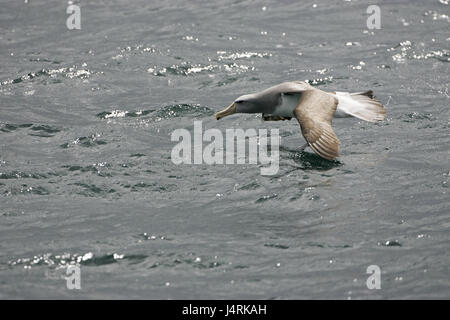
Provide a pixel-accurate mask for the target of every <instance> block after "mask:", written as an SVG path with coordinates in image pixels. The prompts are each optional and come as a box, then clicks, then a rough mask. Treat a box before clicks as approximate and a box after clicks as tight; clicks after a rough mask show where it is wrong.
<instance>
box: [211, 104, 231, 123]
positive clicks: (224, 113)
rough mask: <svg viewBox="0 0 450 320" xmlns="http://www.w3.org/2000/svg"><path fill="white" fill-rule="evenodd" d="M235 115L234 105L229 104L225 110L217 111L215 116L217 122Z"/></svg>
mask: <svg viewBox="0 0 450 320" xmlns="http://www.w3.org/2000/svg"><path fill="white" fill-rule="evenodd" d="M233 113H236V105H235V104H234V102H233V103H232V104H230V105H229V106H228V107H227V108H226V109H224V110H222V111H219V112H217V113H216V114H215V116H216V119H217V120H219V119H221V118H223V117H226V116H229V115H230V114H233Z"/></svg>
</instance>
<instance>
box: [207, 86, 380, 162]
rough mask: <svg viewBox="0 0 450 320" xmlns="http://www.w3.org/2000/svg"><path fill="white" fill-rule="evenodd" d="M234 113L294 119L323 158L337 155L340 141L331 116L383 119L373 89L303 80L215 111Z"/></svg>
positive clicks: (371, 120)
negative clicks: (333, 88) (342, 88)
mask: <svg viewBox="0 0 450 320" xmlns="http://www.w3.org/2000/svg"><path fill="white" fill-rule="evenodd" d="M234 113H262V118H263V120H265V121H277V120H291V119H292V118H293V117H295V118H297V120H298V122H299V124H300V129H301V131H302V134H303V137H305V139H306V141H307V143H306V144H305V145H304V146H303V147H302V150H303V149H304V148H306V147H307V146H308V145H309V146H310V147H311V149H313V150H314V152H315V153H317V154H318V155H319V156H321V157H322V158H325V159H327V160H333V159H335V158H336V157H338V156H339V144H340V141H339V139H338V137H337V136H336V134H335V133H334V130H333V128H332V127H331V122H332V120H333V117H335V118H343V117H356V118H359V119H362V120H365V121H369V122H377V121H381V120H384V118H385V117H386V109H385V108H384V106H383V105H382V104H381V102H380V101H379V100H377V99H376V98H375V97H374V96H373V91H372V90H369V91H365V92H359V93H348V92H325V91H322V90H319V89H317V88H314V87H312V86H311V85H309V84H308V83H307V82H304V81H291V82H284V83H281V84H279V85H276V86H273V87H270V88H268V89H266V90H263V91H261V92H258V93H252V94H246V95H243V96H240V97H239V98H237V99H236V100H235V101H234V102H233V103H232V104H231V105H229V106H228V107H227V108H226V109H224V110H222V111H220V112H217V113H216V114H215V117H216V119H217V120H219V119H221V118H223V117H225V116H228V115H231V114H234Z"/></svg>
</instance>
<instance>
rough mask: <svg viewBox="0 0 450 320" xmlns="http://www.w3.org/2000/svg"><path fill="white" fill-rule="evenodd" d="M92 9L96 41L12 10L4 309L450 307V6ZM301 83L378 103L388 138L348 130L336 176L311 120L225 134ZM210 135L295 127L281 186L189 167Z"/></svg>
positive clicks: (51, 6)
mask: <svg viewBox="0 0 450 320" xmlns="http://www.w3.org/2000/svg"><path fill="white" fill-rule="evenodd" d="M314 3H315V4H317V6H315V7H314V6H313V4H314ZM77 4H78V5H80V7H81V30H68V29H67V28H66V19H67V17H68V15H67V14H66V8H67V4H66V3H65V2H61V1H42V0H41V1H38V0H35V1H34V0H32V1H30V3H27V4H25V3H23V2H20V1H4V3H2V9H1V12H0V30H1V31H0V44H1V45H0V53H1V55H0V61H1V63H0V65H1V68H0V83H1V85H0V298H2V299H11V298H40V299H42V298H67V299H71V298H77V299H78V298H148V299H175V298H178V299H187V298H262V299H298V298H325V299H348V298H351V299H377V298H399V299H408V298H449V297H450V280H449V279H450V271H449V262H450V259H449V255H448V252H449V251H450V242H449V240H450V239H449V236H450V231H449V227H450V222H449V221H450V219H449V213H450V197H449V193H448V192H449V189H448V185H449V180H450V165H449V158H450V157H449V155H450V154H449V150H450V148H449V145H450V131H449V130H450V114H449V101H450V100H449V97H450V96H449V74H450V68H449V66H450V64H449V62H450V61H449V59H450V38H449V37H450V34H449V30H450V28H449V27H450V19H449V14H450V7H449V5H448V4H447V2H446V1H444V0H441V1H438V0H429V1H390V2H389V3H387V2H385V1H341V0H339V1H338V0H335V1H326V2H325V1H315V2H313V1H306V2H302V1H234V2H231V3H229V4H226V5H225V4H222V3H220V2H218V1H211V0H208V1H189V2H188V1H186V2H176V1H133V2H129V1H124V0H116V1H95V2H92V3H91V2H89V3H86V2H81V3H77ZM371 4H378V5H379V6H380V8H381V24H382V25H381V26H382V28H381V29H380V30H374V31H373V32H372V30H367V27H366V19H367V17H368V15H367V14H366V9H367V7H368V6H369V5H371ZM287 80H309V81H310V82H311V83H312V84H314V85H315V86H317V87H318V88H320V89H323V90H329V91H334V90H338V91H363V90H367V89H373V90H374V91H375V94H376V95H377V97H378V98H379V99H380V100H381V101H382V102H383V103H384V104H385V106H386V108H387V110H388V117H387V120H386V121H384V122H382V123H378V124H371V123H366V122H362V121H358V120H356V119H337V120H336V121H334V128H335V131H336V134H337V135H338V137H339V138H340V140H341V156H340V158H339V159H338V161H336V162H328V161H325V160H322V159H320V158H319V157H317V156H316V155H314V154H312V153H311V151H310V150H306V151H305V152H299V151H297V148H298V147H299V146H300V145H302V144H303V143H304V140H303V137H302V136H301V133H300V130H299V127H298V124H297V122H296V121H294V120H293V121H291V122H288V121H284V122H262V121H261V119H260V116H256V115H241V116H232V117H228V118H226V119H224V120H221V121H219V122H217V121H216V120H215V119H214V117H213V114H214V112H216V111H218V110H220V109H222V108H223V107H224V106H226V105H228V104H229V103H231V102H232V101H233V100H234V99H235V98H236V97H237V96H239V95H242V94H245V93H249V92H254V91H259V90H261V89H264V88H266V87H269V86H272V85H274V84H277V83H280V82H283V81H287ZM197 120H200V121H202V122H203V126H204V128H205V129H208V128H218V129H220V130H221V131H223V132H225V130H226V129H228V128H244V129H247V128H255V129H260V128H279V129H280V134H281V136H282V138H281V147H280V170H279V172H278V174H277V175H275V176H262V175H261V174H260V167H259V166H258V165H249V164H247V165H216V166H209V165H179V166H177V165H174V164H173V163H172V162H171V160H170V155H171V150H172V148H173V146H174V145H175V143H174V142H171V140H170V134H171V133H172V132H173V131H174V130H175V129H179V128H185V129H188V130H190V131H191V132H192V130H193V123H194V121H197ZM83 258H84V259H83ZM68 264H77V265H80V268H81V286H82V289H81V290H68V289H67V288H66V281H65V280H64V277H65V270H66V266H67V265H68ZM369 265H378V266H379V267H380V268H381V272H382V274H381V290H369V289H368V288H367V287H366V279H367V277H368V276H369V275H368V274H366V269H367V267H368V266H369Z"/></svg>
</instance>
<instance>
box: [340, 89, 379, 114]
mask: <svg viewBox="0 0 450 320" xmlns="http://www.w3.org/2000/svg"><path fill="white" fill-rule="evenodd" d="M336 98H337V99H338V102H339V103H338V106H337V110H336V114H335V116H336V117H343V116H353V117H356V118H359V119H362V120H365V121H370V122H376V121H381V120H384V118H385V117H386V109H385V108H384V106H383V105H382V104H381V102H380V101H379V100H377V99H376V98H375V97H374V96H373V92H372V90H369V91H366V92H358V93H348V92H336Z"/></svg>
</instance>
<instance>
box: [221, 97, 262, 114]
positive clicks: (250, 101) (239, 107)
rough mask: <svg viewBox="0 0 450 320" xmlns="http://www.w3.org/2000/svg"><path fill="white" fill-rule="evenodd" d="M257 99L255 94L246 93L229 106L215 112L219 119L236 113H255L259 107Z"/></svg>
mask: <svg viewBox="0 0 450 320" xmlns="http://www.w3.org/2000/svg"><path fill="white" fill-rule="evenodd" d="M256 105H257V101H256V99H255V97H254V95H253V94H246V95H243V96H240V97H239V98H237V99H236V100H234V102H233V103H232V104H230V105H229V106H228V107H226V108H225V109H223V110H222V111H219V112H217V113H216V114H215V117H216V119H217V120H219V119H221V118H223V117H226V116H229V115H231V114H234V113H255V112H257V111H256V110H258V108H257V107H256Z"/></svg>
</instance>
